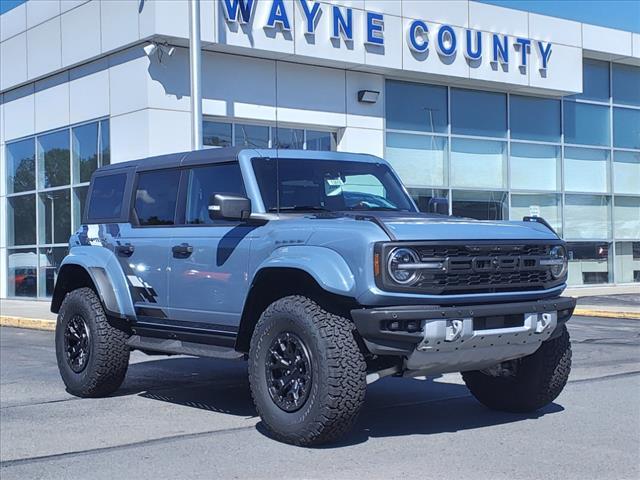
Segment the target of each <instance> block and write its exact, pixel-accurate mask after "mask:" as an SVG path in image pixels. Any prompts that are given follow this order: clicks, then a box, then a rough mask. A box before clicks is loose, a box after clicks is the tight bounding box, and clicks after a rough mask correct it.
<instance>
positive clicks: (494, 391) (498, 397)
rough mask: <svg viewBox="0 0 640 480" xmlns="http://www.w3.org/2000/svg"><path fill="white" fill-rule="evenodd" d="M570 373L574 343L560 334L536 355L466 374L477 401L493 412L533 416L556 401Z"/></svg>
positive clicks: (563, 327)
mask: <svg viewBox="0 0 640 480" xmlns="http://www.w3.org/2000/svg"><path fill="white" fill-rule="evenodd" d="M570 371H571V342H570V341H569V332H568V331H567V328H566V327H565V326H564V325H563V326H562V332H561V334H560V335H559V336H558V337H556V338H554V339H552V340H548V341H546V342H544V343H543V344H542V345H541V346H540V348H539V349H538V350H536V352H535V353H532V354H531V355H528V356H526V357H523V358H520V359H517V360H512V361H509V362H505V363H503V364H501V365H500V366H499V368H495V369H490V370H475V371H471V372H463V373H462V378H463V379H464V382H465V383H466V384H467V387H468V388H469V390H470V391H471V393H472V394H473V396H474V397H476V398H477V399H478V400H479V401H480V402H481V403H483V404H484V405H485V406H487V407H489V408H491V409H493V410H502V411H506V412H532V411H534V410H538V409H540V408H542V407H544V406H545V405H548V404H549V403H551V402H552V401H553V400H555V399H556V397H557V396H558V395H560V392H562V389H563V388H564V386H565V385H566V384H567V379H568V378H569V372H570Z"/></svg>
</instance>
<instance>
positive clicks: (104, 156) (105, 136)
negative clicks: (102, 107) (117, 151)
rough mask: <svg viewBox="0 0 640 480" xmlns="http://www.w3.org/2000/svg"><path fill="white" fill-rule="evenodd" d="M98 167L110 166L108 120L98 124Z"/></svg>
mask: <svg viewBox="0 0 640 480" xmlns="http://www.w3.org/2000/svg"><path fill="white" fill-rule="evenodd" d="M99 150H100V166H101V167H103V166H105V165H110V164H111V143H110V136H109V120H102V121H101V122H100V147H99Z"/></svg>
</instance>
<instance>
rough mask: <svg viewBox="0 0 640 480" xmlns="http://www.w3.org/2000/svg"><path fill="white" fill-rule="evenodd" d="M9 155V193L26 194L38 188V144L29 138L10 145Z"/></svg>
mask: <svg viewBox="0 0 640 480" xmlns="http://www.w3.org/2000/svg"><path fill="white" fill-rule="evenodd" d="M6 155H7V193H18V192H26V191H28V190H35V188H36V161H35V159H36V144H35V139H33V138H29V139H28V140H22V141H20V142H15V143H10V144H8V145H7V149H6Z"/></svg>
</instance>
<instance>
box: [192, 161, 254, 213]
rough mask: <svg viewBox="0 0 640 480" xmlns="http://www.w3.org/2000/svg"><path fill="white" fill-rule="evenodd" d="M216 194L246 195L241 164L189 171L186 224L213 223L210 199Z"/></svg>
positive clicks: (225, 164) (219, 165) (211, 166)
mask: <svg viewBox="0 0 640 480" xmlns="http://www.w3.org/2000/svg"><path fill="white" fill-rule="evenodd" d="M216 193H226V194H229V195H239V196H245V195H246V194H245V190H244V184H243V183H242V173H241V172H240V165H239V164H237V163H223V164H218V165H210V166H207V167H198V168H192V169H191V170H189V189H188V192H187V211H186V215H185V222H186V223H188V224H191V225H199V224H204V223H213V221H212V220H211V219H210V218H209V198H211V196H212V195H214V194H216Z"/></svg>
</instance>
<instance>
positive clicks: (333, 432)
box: [249, 296, 366, 445]
mask: <svg viewBox="0 0 640 480" xmlns="http://www.w3.org/2000/svg"><path fill="white" fill-rule="evenodd" d="M354 332H355V327H354V325H353V322H351V320H349V319H347V318H344V317H340V316H338V315H333V314H331V313H329V312H327V311H325V310H323V309H322V308H321V307H320V306H319V305H318V304H316V303H315V302H314V301H312V300H310V299H309V298H306V297H302V296H290V297H285V298H282V299H280V300H277V301H276V302H274V303H272V304H271V305H270V306H269V307H268V308H267V309H266V310H265V311H264V313H263V314H262V316H261V317H260V320H259V321H258V324H257V325H256V328H255V331H254V333H253V336H252V338H251V347H250V351H249V381H250V384H251V394H252V396H253V401H254V403H255V405H256V409H257V411H258V414H259V415H260V417H261V418H262V421H263V422H264V424H265V425H266V427H267V429H268V430H269V431H270V432H271V434H272V435H273V436H274V437H275V438H277V439H279V440H282V441H284V442H287V443H292V444H295V445H315V444H320V443H326V442H330V441H333V440H336V439H338V438H339V437H341V436H342V435H344V434H345V433H346V432H347V431H348V430H350V428H351V427H352V425H353V423H354V421H355V419H356V417H357V415H358V412H359V411H360V407H361V406H362V403H363V402H364V396H365V390H366V363H365V360H364V357H363V355H362V353H361V352H360V349H359V348H358V345H357V343H356V340H355V338H354Z"/></svg>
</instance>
